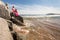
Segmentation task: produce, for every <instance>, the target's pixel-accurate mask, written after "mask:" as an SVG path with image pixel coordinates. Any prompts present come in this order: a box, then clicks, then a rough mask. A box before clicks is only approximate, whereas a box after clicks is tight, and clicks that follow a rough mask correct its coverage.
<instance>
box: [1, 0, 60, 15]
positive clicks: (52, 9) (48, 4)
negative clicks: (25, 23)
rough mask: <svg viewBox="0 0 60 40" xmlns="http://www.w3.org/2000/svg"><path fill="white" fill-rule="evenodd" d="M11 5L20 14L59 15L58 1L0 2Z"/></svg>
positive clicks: (22, 0)
mask: <svg viewBox="0 0 60 40" xmlns="http://www.w3.org/2000/svg"><path fill="white" fill-rule="evenodd" d="M2 1H3V2H5V3H8V4H9V7H10V8H11V7H12V6H13V5H14V6H15V8H17V9H18V12H19V13H20V14H47V13H60V0H2Z"/></svg>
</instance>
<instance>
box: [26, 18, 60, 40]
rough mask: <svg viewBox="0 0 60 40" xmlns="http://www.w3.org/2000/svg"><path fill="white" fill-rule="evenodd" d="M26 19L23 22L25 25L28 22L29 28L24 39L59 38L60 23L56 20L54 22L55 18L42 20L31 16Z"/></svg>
mask: <svg viewBox="0 0 60 40" xmlns="http://www.w3.org/2000/svg"><path fill="white" fill-rule="evenodd" d="M27 20H28V22H27ZM27 20H25V22H27V24H26V25H28V24H29V23H30V28H31V30H30V32H29V34H28V35H27V36H26V38H27V39H26V40H60V24H59V23H57V22H56V23H55V21H54V20H55V19H54V20H50V19H44V20H43V19H39V18H31V19H27ZM47 20H48V21H47ZM59 22H60V21H59Z"/></svg>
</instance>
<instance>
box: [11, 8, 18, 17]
mask: <svg viewBox="0 0 60 40" xmlns="http://www.w3.org/2000/svg"><path fill="white" fill-rule="evenodd" d="M12 12H13V13H14V14H15V16H19V15H18V12H17V10H16V9H15V8H12Z"/></svg>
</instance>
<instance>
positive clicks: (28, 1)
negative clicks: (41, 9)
mask: <svg viewBox="0 0 60 40" xmlns="http://www.w3.org/2000/svg"><path fill="white" fill-rule="evenodd" d="M3 1H4V2H8V3H11V4H23V5H35V4H37V5H46V6H58V7H60V0H3Z"/></svg>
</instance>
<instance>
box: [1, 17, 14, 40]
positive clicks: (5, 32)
mask: <svg viewBox="0 0 60 40" xmlns="http://www.w3.org/2000/svg"><path fill="white" fill-rule="evenodd" d="M0 40H13V38H12V35H11V33H10V30H9V28H8V24H7V21H6V20H5V19H3V18H0Z"/></svg>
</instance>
